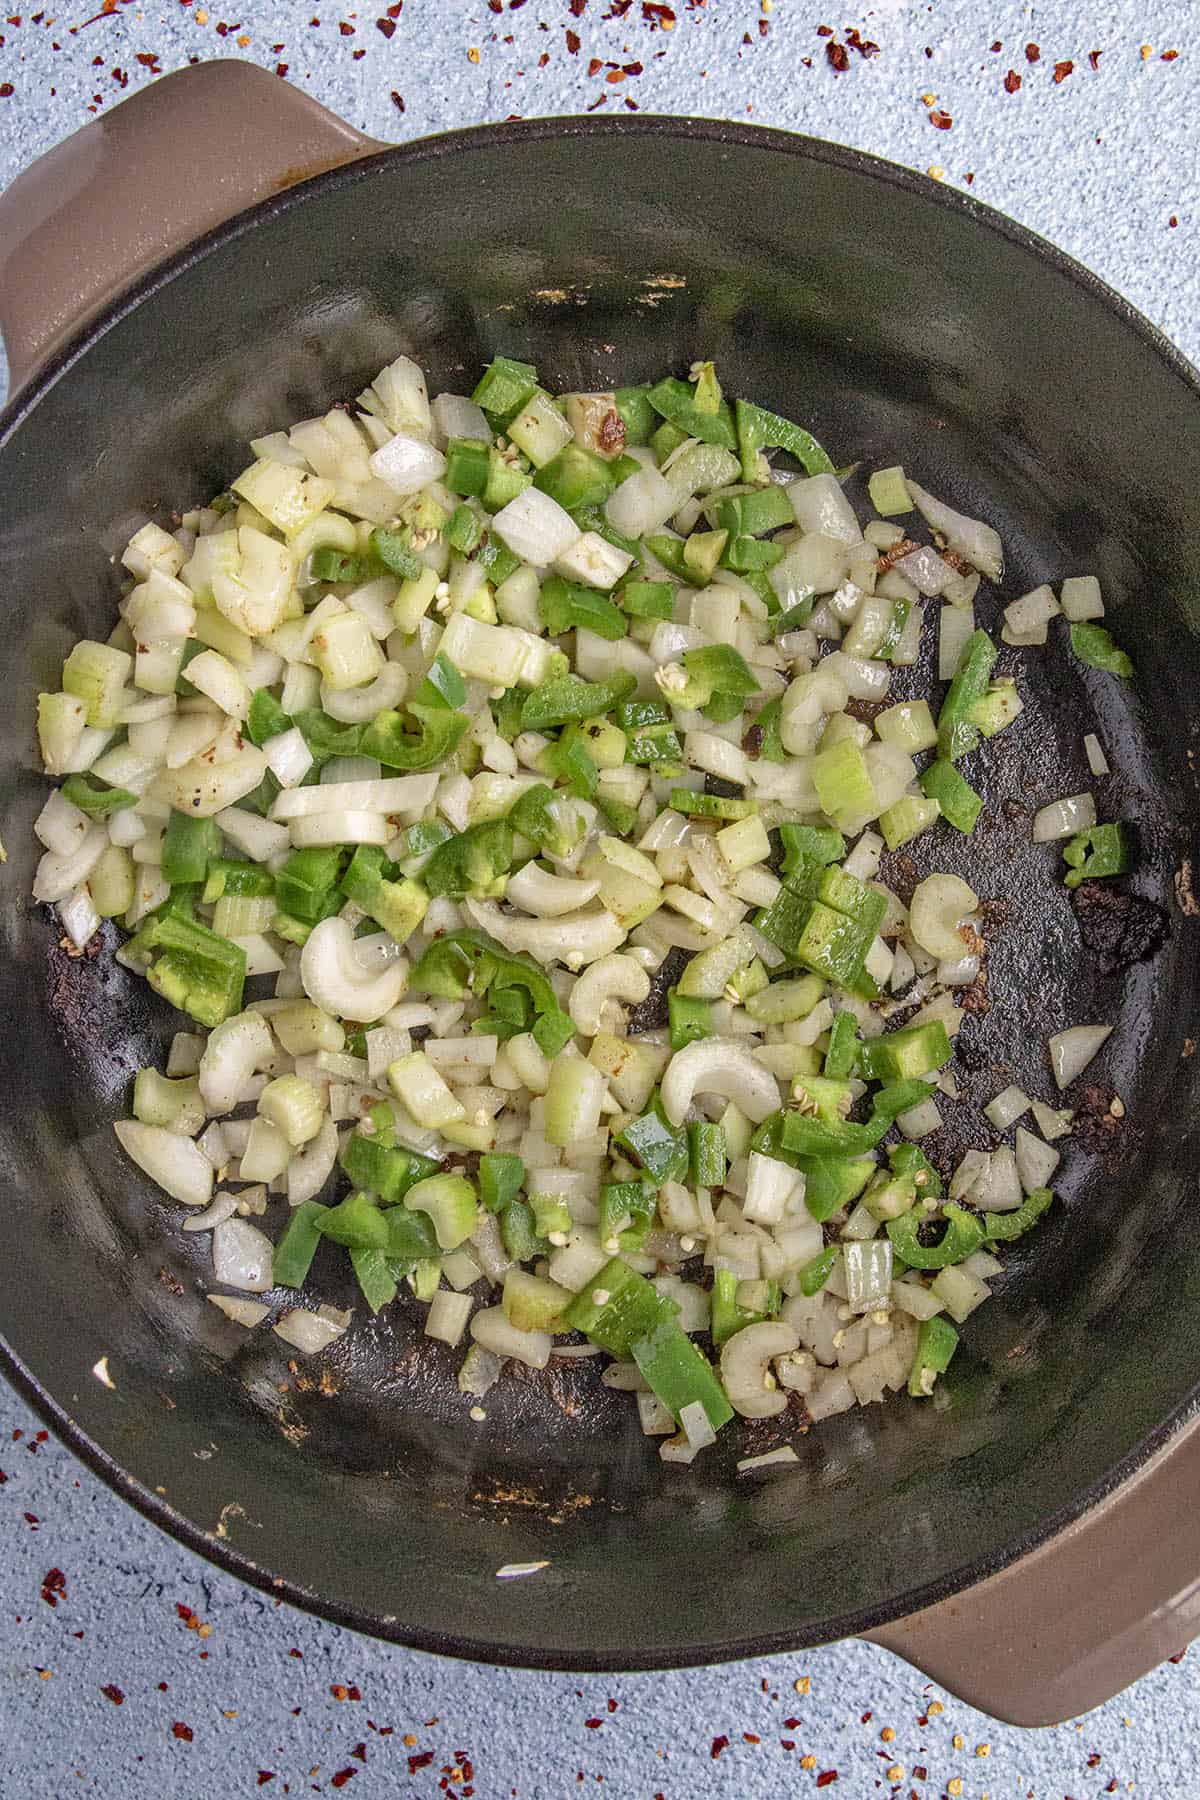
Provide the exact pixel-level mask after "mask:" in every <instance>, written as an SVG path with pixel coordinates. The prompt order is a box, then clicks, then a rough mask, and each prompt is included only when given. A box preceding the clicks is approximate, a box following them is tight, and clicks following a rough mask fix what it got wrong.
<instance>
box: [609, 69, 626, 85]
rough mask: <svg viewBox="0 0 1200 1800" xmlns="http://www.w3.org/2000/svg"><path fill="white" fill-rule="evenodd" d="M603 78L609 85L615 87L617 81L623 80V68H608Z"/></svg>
mask: <svg viewBox="0 0 1200 1800" xmlns="http://www.w3.org/2000/svg"><path fill="white" fill-rule="evenodd" d="M604 79H605V81H607V82H608V83H609V85H610V86H612V87H615V86H616V84H617V83H618V82H619V81H624V79H625V71H624V69H610V70H609V71H608V74H607V75H606V76H605V77H604Z"/></svg>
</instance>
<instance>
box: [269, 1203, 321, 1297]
mask: <svg viewBox="0 0 1200 1800" xmlns="http://www.w3.org/2000/svg"><path fill="white" fill-rule="evenodd" d="M327 1211H328V1208H327V1207H324V1206H321V1205H319V1204H318V1202H317V1201H315V1200H304V1201H302V1202H301V1204H300V1205H299V1206H297V1207H295V1208H293V1210H292V1213H291V1216H290V1218H289V1219H288V1222H287V1224H286V1225H285V1226H284V1229H283V1236H282V1237H281V1238H280V1240H279V1242H278V1243H277V1244H276V1246H275V1256H274V1260H273V1262H272V1264H271V1273H272V1275H273V1276H274V1280H275V1285H276V1287H294V1288H296V1287H303V1286H304V1283H305V1280H306V1278H307V1275H308V1271H309V1269H310V1268H311V1267H312V1259H313V1257H314V1256H315V1255H316V1253H317V1245H318V1244H319V1243H320V1242H321V1228H320V1223H319V1221H320V1218H321V1215H322V1214H323V1213H325V1212H327Z"/></svg>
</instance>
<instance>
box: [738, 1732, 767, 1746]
mask: <svg viewBox="0 0 1200 1800" xmlns="http://www.w3.org/2000/svg"><path fill="white" fill-rule="evenodd" d="M742 1742H743V1743H746V1744H761V1743H762V1739H761V1738H760V1737H755V1735H754V1733H753V1732H752V1731H743V1733H742Z"/></svg>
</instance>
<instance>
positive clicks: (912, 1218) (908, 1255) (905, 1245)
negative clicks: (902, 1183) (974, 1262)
mask: <svg viewBox="0 0 1200 1800" xmlns="http://www.w3.org/2000/svg"><path fill="white" fill-rule="evenodd" d="M942 1212H943V1214H944V1223H945V1227H946V1228H945V1231H944V1232H943V1233H942V1236H941V1238H940V1239H939V1241H938V1242H937V1243H936V1244H923V1243H922V1242H921V1239H920V1230H921V1227H922V1224H926V1225H928V1224H930V1223H938V1221H930V1220H929V1219H922V1218H921V1217H920V1216H919V1215H918V1213H917V1212H915V1211H913V1212H907V1213H905V1214H904V1215H903V1217H902V1218H899V1219H889V1220H888V1223H887V1234H888V1236H889V1237H890V1238H891V1240H892V1246H893V1248H894V1249H895V1251H896V1254H897V1255H898V1256H900V1257H901V1258H902V1259H903V1260H904V1261H905V1262H906V1263H907V1264H908V1266H909V1268H910V1269H946V1268H949V1266H950V1265H951V1263H960V1262H962V1261H964V1259H965V1258H966V1257H968V1256H971V1255H972V1254H973V1253H974V1252H975V1251H976V1250H978V1248H979V1246H980V1245H981V1244H982V1242H983V1240H984V1236H985V1232H984V1228H983V1225H982V1224H981V1222H980V1221H979V1220H978V1219H977V1218H976V1217H975V1214H974V1213H970V1212H967V1211H965V1210H964V1208H963V1207H961V1206H955V1205H954V1203H953V1202H952V1201H950V1200H947V1202H946V1203H945V1205H944V1206H943V1207H942Z"/></svg>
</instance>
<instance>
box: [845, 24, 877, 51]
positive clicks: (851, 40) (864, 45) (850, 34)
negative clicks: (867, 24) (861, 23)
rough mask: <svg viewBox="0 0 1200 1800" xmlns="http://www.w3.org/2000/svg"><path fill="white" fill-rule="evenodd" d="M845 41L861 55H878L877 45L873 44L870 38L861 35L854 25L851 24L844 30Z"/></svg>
mask: <svg viewBox="0 0 1200 1800" xmlns="http://www.w3.org/2000/svg"><path fill="white" fill-rule="evenodd" d="M846 42H847V43H848V44H849V46H850V48H851V49H852V50H857V51H858V54H859V55H860V56H862V57H868V56H878V55H879V45H878V44H873V43H872V42H871V40H870V38H865V37H863V36H862V34H861V32H860V31H859V29H858V27H857V26H856V25H851V26H850V27H849V29H848V30H847V32H846Z"/></svg>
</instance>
